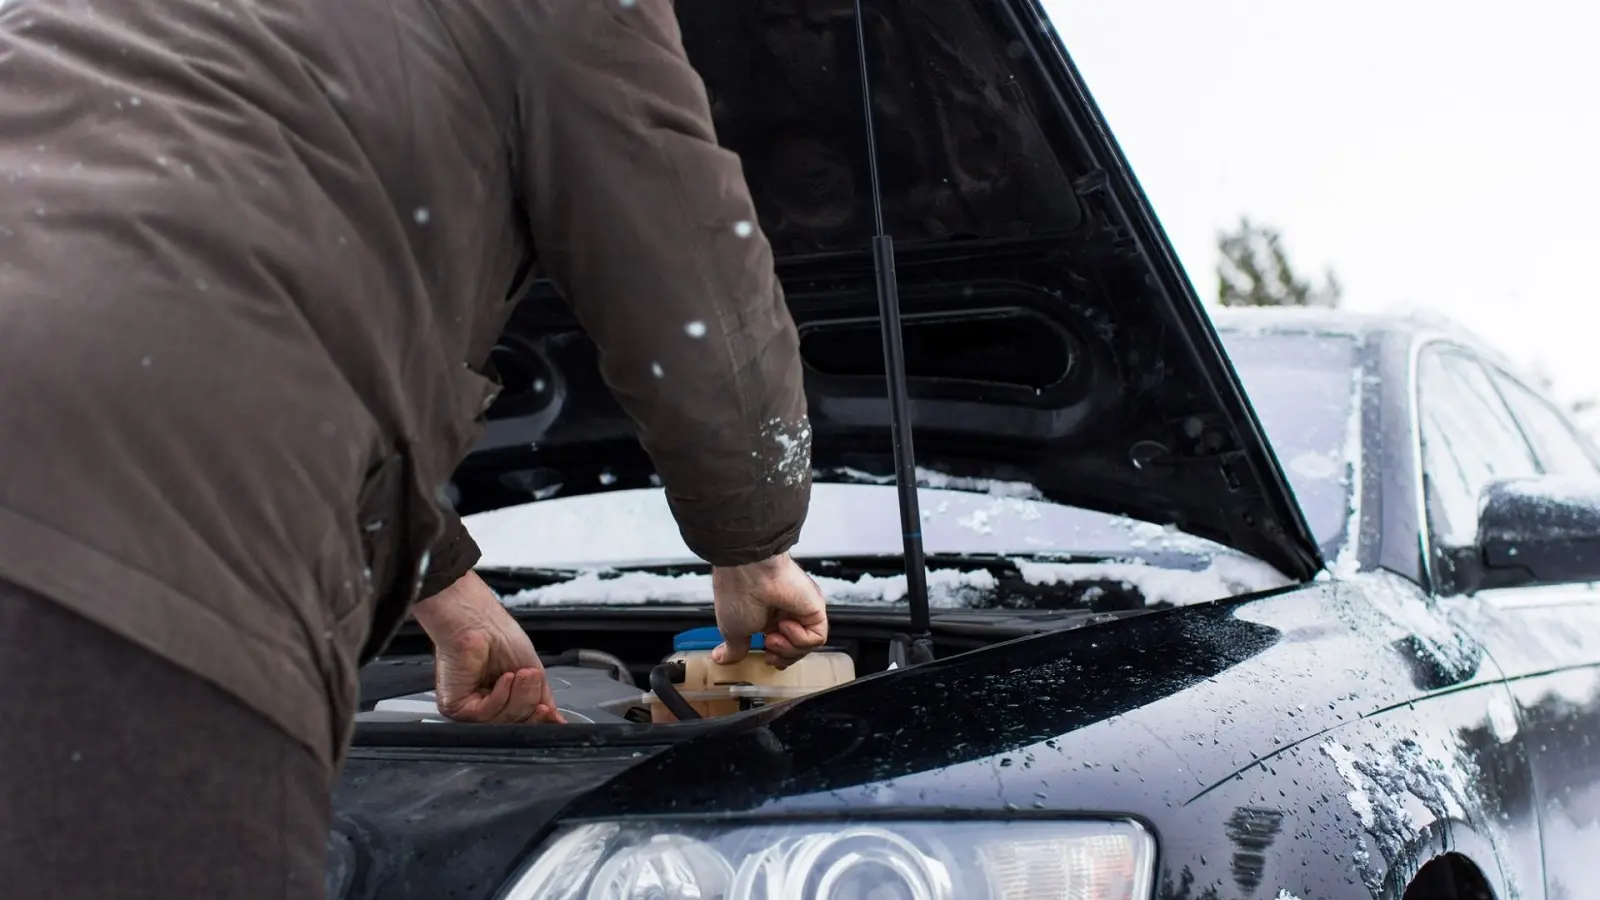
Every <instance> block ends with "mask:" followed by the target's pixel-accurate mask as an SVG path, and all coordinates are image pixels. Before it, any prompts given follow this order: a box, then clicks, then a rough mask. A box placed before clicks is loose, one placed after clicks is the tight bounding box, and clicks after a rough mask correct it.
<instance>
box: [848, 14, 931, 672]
mask: <svg viewBox="0 0 1600 900" xmlns="http://www.w3.org/2000/svg"><path fill="white" fill-rule="evenodd" d="M855 13H856V55H857V57H858V58H859V60H860V62H861V107H862V109H863V110H864V111H865V113H866V126H867V172H868V174H869V176H870V177H871V185H872V217H873V221H874V224H875V226H876V231H875V232H874V233H873V238H872V269H873V272H874V274H875V275H876V276H877V282H878V312H879V315H880V316H881V317H882V318H881V325H882V329H883V371H884V375H885V377H886V378H887V380H888V383H889V415H890V434H891V435H892V437H893V440H894V467H895V479H894V481H895V488H896V490H897V493H898V494H899V498H900V532H901V536H902V538H903V540H904V541H905V557H906V559H905V567H906V599H907V600H908V601H909V603H910V606H911V652H910V659H909V662H910V663H911V664H912V665H916V664H918V663H924V662H931V661H932V660H933V627H932V622H931V614H930V612H929V609H928V563H927V556H926V554H925V552H924V551H923V547H922V513H921V511H920V510H919V509H918V504H917V464H916V454H915V453H914V452H913V451H912V448H911V410H910V406H911V400H910V390H909V388H908V387H907V386H906V360H905V347H904V346H903V344H902V336H901V331H900V284H899V281H898V280H897V279H896V277H895V272H894V238H893V237H892V236H890V235H889V233H888V232H887V231H886V230H885V229H884V226H883V189H882V186H881V185H880V184H879V182H878V144H877V139H876V137H875V136H874V134H873V128H872V82H871V80H870V79H869V77H868V75H867V29H866V21H865V16H864V15H863V14H862V0H855Z"/></svg>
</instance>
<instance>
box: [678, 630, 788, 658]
mask: <svg viewBox="0 0 1600 900" xmlns="http://www.w3.org/2000/svg"><path fill="white" fill-rule="evenodd" d="M720 643H722V632H720V631H718V630H717V626H715V625H707V626H705V627H704V628H691V629H689V630H688V631H680V632H678V633H677V634H676V635H675V636H673V638H672V651H673V652H674V653H681V652H683V651H685V650H714V649H716V646H717V645H718V644H720ZM766 646H767V640H766V635H764V634H761V633H759V632H758V633H756V634H752V635H751V636H750V649H752V650H761V649H764V648H765V647H766Z"/></svg>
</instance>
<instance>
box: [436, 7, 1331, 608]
mask: <svg viewBox="0 0 1600 900" xmlns="http://www.w3.org/2000/svg"><path fill="white" fill-rule="evenodd" d="M677 9H678V15H679V19H680V22H681V24H682V27H683V34H684V41H685V44H686V45H687V47H688V51H689V55H690V57H691V59H692V61H693V62H694V64H695V66H696V67H697V68H698V69H699V71H700V72H701V74H702V75H703V76H704V78H705V80H706V84H707V89H708V92H709V95H710V97H711V102H712V109H713V113H714V115H715V118H716V126H717V131H718V135H719V139H720V140H721V141H722V143H723V144H724V145H725V146H727V147H729V148H731V149H733V150H734V151H736V152H738V153H739V154H740V156H741V158H742V160H743V163H744V168H745V172H746V175H747V177H748V179H749V181H750V186H751V190H752V193H753V195H754V198H755V203H756V208H757V210H758V213H759V215H760V220H761V226H762V228H763V230H764V231H765V233H766V234H767V236H768V238H769V240H770V241H771V243H772V246H773V250H774V252H775V254H776V255H777V258H778V273H779V277H780V279H781V280H782V282H783V285H784V289H785V291H786V294H787V298H788V302H789V305H790V308H791V311H792V313H793V316H794V319H795V321H796V323H797V324H798V327H799V329H800V334H801V352H802V354H803V356H804V359H805V363H806V374H807V381H806V392H807V396H808V400H809V405H810V411H811V424H812V429H813V434H814V437H813V442H814V446H813V465H814V467H815V469H816V477H817V478H818V480H828V479H829V478H830V477H831V476H832V474H833V473H837V472H842V471H844V470H847V469H848V470H851V471H854V472H857V473H859V472H868V473H873V474H878V475H889V474H892V473H893V472H894V466H893V460H892V444H891V439H890V432H889V422H890V407H889V401H888V387H887V383H886V379H885V377H884V361H883V344H882V339H881V336H880V331H879V312H878V309H879V307H878V301H877V294H876V291H875V282H874V268H873V256H872V252H871V241H872V237H873V235H874V230H875V229H874V222H873V189H872V186H871V181H870V179H869V177H868V156H867V154H868V152H869V151H868V142H867V139H866V134H865V128H864V125H863V120H864V112H863V105H864V104H863V96H864V95H863V91H862V79H861V74H860V73H861V68H860V64H859V62H858V58H857V46H858V45H857V41H856V19H855V9H856V7H855V5H854V4H853V3H852V2H849V0H750V2H734V0H678V4H677ZM863 24H864V27H865V33H866V36H867V39H866V53H867V59H868V70H869V74H870V82H871V85H872V89H871V94H872V97H873V104H872V116H873V119H874V122H875V125H876V133H877V161H878V168H879V171H880V173H881V178H882V182H881V190H880V192H879V195H880V197H881V204H882V209H883V215H884V221H885V227H886V231H887V233H888V234H889V235H891V236H892V237H893V239H894V241H895V243H896V254H895V255H896V260H895V261H896V268H895V272H896V275H897V276H898V283H899V296H900V307H901V309H902V315H903V318H904V322H903V335H904V345H905V360H906V370H907V375H908V385H909V394H910V398H911V404H910V410H911V423H912V426H913V431H914V435H915V449H916V453H917V459H916V464H917V466H918V467H920V468H922V469H926V470H934V471H936V472H941V473H945V474H946V475H951V476H958V477H970V478H989V479H1002V480H1007V481H1023V482H1027V483H1029V484H1031V485H1034V486H1035V487H1036V488H1037V490H1038V491H1039V493H1040V494H1042V495H1043V496H1044V497H1045V498H1047V499H1049V500H1052V501H1056V502H1061V503H1067V504H1072V505H1076V506H1082V507H1086V508H1090V509H1096V510H1101V511H1105V512H1111V513H1117V514H1122V515H1127V516H1130V517H1133V518H1137V519H1144V520H1147V521H1151V522H1156V523H1162V524H1171V525H1174V526H1176V527H1178V528H1180V529H1182V530H1184V531H1187V532H1190V533H1192V534H1195V535H1199V536H1202V537H1205V538H1208V539H1211V540H1214V541H1217V542H1219V543H1222V544H1226V545H1229V546H1232V547H1235V548H1237V549H1239V550H1242V551H1244V552H1246V553H1249V554H1252V555H1254V556H1256V557H1258V558H1260V559H1262V560H1265V561H1266V562H1269V563H1271V564H1272V565H1274V566H1276V567H1277V568H1278V569H1279V570H1280V571H1282V572H1283V573H1284V574H1285V575H1288V576H1290V577H1292V578H1298V579H1306V578H1309V577H1311V576H1312V575H1314V574H1315V572H1316V571H1317V570H1318V569H1320V568H1321V567H1322V561H1321V558H1320V555H1319V551H1318V549H1317V545H1316V542H1315V541H1314V540H1313V538H1312V537H1311V534H1310V531H1309V529H1308V528H1307V527H1306V524H1305V522H1304V521H1303V519H1302V516H1301V513H1300V510H1299V508H1298V507H1297V506H1296V504H1295V501H1294V498H1293V495H1292V493H1291V491H1290V489H1289V487H1288V484H1287V482H1286V480H1285V478H1284V475H1283V472H1282V471H1281V470H1280V467H1279V465H1278V463H1277V461H1276V459H1275V458H1274V456H1273V454H1272V452H1271V450H1270V448H1269V447H1268V445H1267V443H1266V439H1265V437H1264V435H1263V431H1262V428H1261V426H1260V424H1259V423H1258V422H1257V420H1256V418H1255V416H1254V415H1253V413H1252V411H1251V409H1250V407H1249V405H1248V403H1247V402H1246V400H1245V398H1244V394H1243V391H1242V389H1241V388H1240V385H1239V382H1238V380H1237V378H1236V376H1235V374H1234V372H1233V370H1232V368H1231V366H1230V365H1229V363H1228V361H1227V359H1226V357H1225V356H1224V354H1223V351H1222V348H1221V345H1220V344H1219V342H1218V340H1217V336H1216V334H1215V332H1214V331H1213V330H1212V327H1211V324H1210V322H1209V320H1208V318H1207V316H1206V315H1205V313H1204V312H1203V311H1202V309H1201V307H1200V304H1199V301H1198V299H1197V298H1196V296H1195V294H1194V290H1193V287H1192V286H1191V284H1190V283H1189V280H1188V278H1187V277H1186V276H1185V274H1184V272H1183V271H1182V268H1181V267H1180V265H1179V263H1178V260H1177V257H1176V255H1175V254H1174V252H1173V250H1172V248H1171V246H1170V245H1169V243H1168V241H1167V239H1166V236H1165V234H1164V233H1163V232H1162V230H1161V227H1160V225H1159V223H1158V222H1157V221H1156V218H1155V216H1154V214H1153V213H1152V212H1151V209H1150V206H1149V203H1148V202H1147V200H1146V198H1145V196H1144V194H1143V191H1142V190H1141V188H1140V187H1139V185H1138V183H1137V181H1136V180H1135V179H1134V177H1133V174H1132V172H1131V171H1130V170H1129V167H1128V164H1127V162H1126V160H1125V159H1124V158H1123V156H1122V153H1121V151H1120V150H1119V149H1118V147H1117V145H1116V143H1115V141H1114V140H1113V138H1112V136H1111V133H1110V131H1109V130H1108V128H1107V126H1106V124H1105V121H1104V119H1103V118H1102V117H1101V115H1100V113H1099V110H1098V109H1097V108H1096V106H1095V104H1094V101H1093V99H1092V98H1091V97H1090V95H1089V93H1088V91H1087V89H1086V88H1085V86H1084V84H1083V80H1082V78H1081V77H1080V76H1079V74H1078V72H1077V70H1076V69H1075V68H1074V67H1073V65H1072V63H1071V61H1070V60H1069V59H1068V57H1067V55H1066V52H1065V50H1064V49H1063V47H1062V46H1061V43H1060V41H1059V39H1058V37H1057V35H1056V32H1055V30H1054V29H1053V28H1052V26H1051V25H1050V23H1049V20H1048V19H1047V18H1046V16H1045V14H1044V12H1043V10H1042V8H1041V7H1040V6H1039V5H1038V4H1037V2H1035V0H916V2H911V0H867V2H866V3H865V15H864V18H863ZM525 290H526V296H525V297H524V301H523V302H522V303H521V304H520V306H519V307H518V309H517V311H516V313H515V315H514V316H513V317H512V320H511V322H510V324H509V326H508V328H507V330H506V333H505V335H504V336H503V338H502V341H501V344H500V345H499V346H498V347H497V348H496V349H495V351H494V357H493V359H494V364H495V367H496V369H497V370H498V371H499V373H500V375H501V377H502V378H503V380H504V382H505V390H504V392H503V393H502V394H501V396H500V397H499V398H498V399H497V401H496V402H495V404H494V405H493V406H492V407H491V408H490V409H489V411H488V418H489V427H488V430H487V432H486V435H485V437H484V439H483V440H482V442H481V443H480V444H479V446H478V447H476V448H475V449H474V451H473V453H472V454H471V455H470V457H469V458H468V459H467V460H466V461H465V462H464V463H463V464H462V466H461V467H460V468H459V469H458V470H457V472H456V476H455V478H454V480H453V484H452V491H453V495H454V499H455V501H456V503H457V508H458V510H459V511H460V512H462V513H463V514H469V513H474V512H479V511H483V510H487V509H494V508H498V507H504V506H509V505H513V504H520V503H527V502H529V501H530V500H536V499H546V498H549V497H554V496H570V495H573V494H582V493H589V492H593V491H603V490H612V489H620V488H640V487H647V486H649V485H650V484H652V483H653V482H654V474H653V469H652V467H651V465H650V461H649V459H648V458H647V457H646V456H645V454H644V453H643V451H642V450H641V449H640V447H639V444H638V442H637V440H636V438H635V436H634V430H633V426H632V423H631V422H630V420H629V419H628V418H627V417H626V415H625V414H624V413H623V412H622V410H621V408H620V407H619V406H618V405H617V404H616V403H615V401H613V399H612V398H611V396H610V394H609V393H608V392H607V390H606V387H605V385H604V384H603V382H602V381H601V379H600V376H599V370H598V367H597V365H596V352H595V348H594V346H593V344H592V343H591V342H590V341H589V340H588V339H587V338H586V337H585V336H584V335H583V333H582V331H581V330H580V329H579V327H578V325H577V322H576V320H575V319H574V318H573V317H572V315H571V314H570V312H569V311H568V310H567V308H566V307H565V305H564V304H562V303H561V301H560V299H559V297H557V296H556V295H555V293H554V292H553V291H552V290H551V289H550V287H549V286H548V285H547V284H544V283H540V282H534V283H533V284H531V285H530V286H529V287H527V288H526V289H525Z"/></svg>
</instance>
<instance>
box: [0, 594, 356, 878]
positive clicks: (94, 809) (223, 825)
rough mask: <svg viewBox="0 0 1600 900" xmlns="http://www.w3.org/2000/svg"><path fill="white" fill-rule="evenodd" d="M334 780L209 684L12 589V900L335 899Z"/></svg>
mask: <svg viewBox="0 0 1600 900" xmlns="http://www.w3.org/2000/svg"><path fill="white" fill-rule="evenodd" d="M330 777H331V776H330V773H329V772H328V771H327V770H326V768H325V767H324V766H323V765H322V764H321V763H319V762H318V761H317V759H316V757H315V756H313V755H312V753H311V751H309V750H308V749H306V748H305V747H304V746H303V745H301V744H300V743H298V742H297V741H295V740H294V739H292V738H290V737H289V736H288V735H287V734H286V733H284V732H282V731H280V730H279V729H278V728H276V727H275V726H273V725H272V724H271V723H270V722H268V721H267V720H265V719H263V718H261V717H260V716H258V715H256V714H255V713H254V712H252V711H250V710H249V709H248V708H246V707H244V706H242V705H241V704H239V703H238V702H236V701H235V700H233V699H232V698H231V697H230V696H229V695H227V694H225V693H223V692H222V691H221V690H219V689H217V688H215V687H213V686H212V685H211V684H209V683H208V682H205V681H202V680H201V679H199V678H196V677H194V676H192V675H190V674H189V673H188V672H185V671H184V670H182V669H179V668H177V667H176V666H173V665H171V664H169V663H167V662H166V661H165V660H162V659H161V658H159V657H157V656H155V655H154V654H152V653H148V652H146V651H144V650H142V649H140V648H139V647H137V646H135V645H134V644H131V643H129V642H127V641H124V640H122V639H121V638H119V637H117V636H116V635H114V634H112V633H110V632H108V631H105V630H103V629H101V628H99V627H98V626H96V625H94V624H92V623H91V622H89V621H88V620H86V619H83V618H81V617H79V616H77V615H75V614H73V613H71V612H69V611H67V610H66V609H65V608H64V607H61V606H58V605H57V604H55V603H53V602H51V601H49V600H46V599H44V598H42V597H40V596H38V595H36V594H33V593H31V592H29V591H26V590H23V589H21V588H19V587H16V586H14V585H10V584H7V583H6V582H4V581H0V896H3V897H7V898H12V897H14V898H17V900H57V898H59V900H79V898H83V900H91V898H93V900H102V898H107V900H109V898H117V900H123V898H128V900H133V898H138V900H143V898H150V900H155V898H161V900H178V898H181V900H189V898H204V900H213V898H215V900H233V898H251V900H254V898H272V900H279V898H283V900H310V898H321V897H322V896H323V893H324V887H323V867H324V860H325V858H326V857H325V854H326V846H327V843H326V842H327V837H328V821H329V812H328V789H329V780H330Z"/></svg>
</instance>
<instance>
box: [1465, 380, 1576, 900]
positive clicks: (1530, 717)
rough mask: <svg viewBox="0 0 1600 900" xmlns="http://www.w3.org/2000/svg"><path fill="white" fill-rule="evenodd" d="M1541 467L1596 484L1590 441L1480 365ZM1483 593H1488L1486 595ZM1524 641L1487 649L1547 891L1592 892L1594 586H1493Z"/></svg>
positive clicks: (1520, 387) (1541, 401) (1516, 384)
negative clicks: (1518, 740) (1529, 799)
mask: <svg viewBox="0 0 1600 900" xmlns="http://www.w3.org/2000/svg"><path fill="white" fill-rule="evenodd" d="M1487 371H1488V373H1489V376H1490V378H1491V379H1492V380H1493V381H1494V384H1495V386H1496V387H1497V388H1498V389H1499V391H1500V395H1501V396H1502V397H1503V398H1504V399H1505V401H1506V404H1507V405H1508V406H1509V407H1510V409H1511V413H1512V415H1513V416H1514V417H1515V419H1516V421H1517V423H1518V425H1519V426H1520V427H1521V429H1522V432H1523V434H1524V435H1525V436H1526V437H1527V439H1528V442H1529V444H1531V445H1532V447H1533V449H1534V454H1535V456H1536V457H1537V459H1538V461H1539V467H1540V469H1541V471H1543V472H1545V473H1547V474H1551V475H1560V476H1563V477H1568V478H1584V479H1594V480H1596V481H1597V482H1600V470H1597V469H1596V467H1595V461H1594V458H1593V456H1592V455H1591V454H1592V449H1593V448H1592V446H1590V445H1588V444H1587V442H1586V441H1584V440H1583V439H1581V438H1580V437H1579V436H1578V435H1577V433H1576V432H1575V430H1574V429H1573V427H1572V426H1571V424H1570V423H1569V422H1567V421H1566V419H1565V417H1564V416H1562V414H1561V413H1560V412H1559V411H1558V410H1557V409H1556V408H1555V407H1554V406H1553V405H1551V404H1550V403H1549V401H1547V400H1546V399H1545V398H1543V397H1541V396H1540V395H1539V394H1538V393H1537V392H1535V391H1533V390H1532V389H1530V388H1528V387H1527V386H1526V385H1524V384H1523V383H1522V382H1520V381H1518V380H1516V379H1515V378H1513V377H1511V376H1510V375H1508V374H1506V373H1505V372H1502V371H1499V370H1496V369H1494V368H1487ZM1486 593H1488V592H1486ZM1494 593H1496V594H1500V595H1501V596H1497V597H1494V598H1490V602H1496V603H1501V604H1504V605H1505V606H1506V607H1507V610H1508V612H1509V614H1510V615H1511V616H1513V617H1515V618H1518V619H1521V620H1522V621H1521V625H1522V627H1523V628H1524V629H1526V632H1527V634H1528V635H1529V637H1530V639H1529V640H1527V641H1526V642H1519V643H1517V644H1516V645H1515V646H1507V647H1505V648H1503V649H1498V650H1495V651H1494V652H1495V658H1496V660H1498V661H1499V662H1500V663H1501V665H1502V666H1504V667H1505V670H1506V676H1507V683H1508V684H1509V685H1510V687H1511V690H1512V694H1513V696H1514V698H1515V700H1516V702H1517V705H1518V707H1519V709H1520V713H1521V716H1522V727H1523V731H1524V735H1525V739H1526V743H1527V747H1528V755H1529V761H1530V762H1531V763H1532V765H1533V774H1534V785H1535V789H1536V790H1537V791H1538V792H1539V797H1540V804H1539V809H1540V813H1539V822H1540V831H1541V832H1542V834H1543V840H1544V849H1545V873H1546V883H1547V891H1548V895H1549V896H1550V897H1552V898H1564V897H1578V896H1600V888H1597V887H1596V885H1595V882H1594V876H1593V872H1594V854H1595V853H1596V852H1597V851H1600V584H1597V583H1588V584H1576V585H1556V586H1550V587H1541V588H1532V589H1523V590H1520V591H1518V590H1510V591H1503V592H1494Z"/></svg>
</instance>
